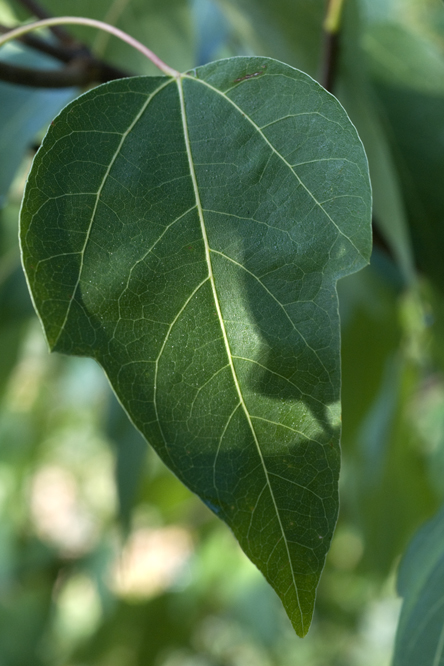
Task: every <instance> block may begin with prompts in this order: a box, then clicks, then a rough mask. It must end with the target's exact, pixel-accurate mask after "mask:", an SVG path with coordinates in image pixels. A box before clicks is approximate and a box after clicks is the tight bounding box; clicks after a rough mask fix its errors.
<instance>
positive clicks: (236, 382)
mask: <svg viewBox="0 0 444 666" xmlns="http://www.w3.org/2000/svg"><path fill="white" fill-rule="evenodd" d="M183 78H188V77H187V76H184V77H183ZM177 87H178V91H179V98H180V109H181V115H182V122H183V131H184V139H185V145H186V150H187V155H188V163H189V167H190V175H191V180H192V183H193V189H194V195H195V198H196V206H197V210H198V213H199V220H200V225H201V230H202V238H203V241H204V246H205V258H206V261H207V266H208V274H209V279H210V283H211V289H212V292H213V297H214V304H215V307H216V312H217V316H218V318H219V324H220V327H221V331H222V336H223V340H224V344H225V348H226V352H227V356H228V362H229V365H230V369H231V373H232V376H233V382H234V385H235V388H236V391H237V394H238V396H239V401H240V403H241V405H242V409H243V410H244V413H245V417H246V419H247V421H248V425H249V426H250V430H251V433H252V435H253V439H254V442H255V445H256V448H257V451H258V455H259V458H260V461H261V464H262V468H263V470H264V475H265V479H266V482H267V485H268V488H269V490H270V495H271V498H272V500H273V504H274V508H275V512H276V516H277V519H278V522H279V527H280V529H281V533H282V538H283V541H284V543H285V548H286V551H287V557H288V562H289V565H290V571H291V575H292V579H293V585H294V589H295V592H296V599H297V603H298V608H299V613H300V617H301V627H302V632H303V633H304V616H303V613H302V609H301V605H300V601H299V592H298V588H297V585H296V580H295V577H294V571H293V566H292V563H291V557H290V551H289V549H288V543H287V539H286V537H285V532H284V528H283V525H282V521H281V517H280V515H279V510H278V507H277V504H276V499H275V496H274V493H273V488H272V486H271V483H270V479H269V476H268V471H267V467H266V465H265V461H264V457H263V455H262V451H261V448H260V446H259V442H258V439H257V435H256V431H255V429H254V426H253V423H252V420H251V416H250V413H249V411H248V409H247V406H246V404H245V401H244V397H243V395H242V390H241V387H240V385H239V380H238V378H237V374H236V369H235V367H234V363H233V357H232V354H231V349H230V343H229V340H228V335H227V332H226V329H225V323H224V320H223V317H222V311H221V309H220V303H219V298H218V295H217V290H216V285H215V282H214V274H213V268H212V263H211V257H210V246H209V243H208V237H207V231H206V227H205V220H204V216H203V209H202V204H201V201H200V195H199V188H198V185H197V179H196V173H195V171H194V163H193V156H192V153H191V144H190V139H189V134H188V123H187V116H186V109H185V99H184V92H183V87H182V77H180V78H178V79H177Z"/></svg>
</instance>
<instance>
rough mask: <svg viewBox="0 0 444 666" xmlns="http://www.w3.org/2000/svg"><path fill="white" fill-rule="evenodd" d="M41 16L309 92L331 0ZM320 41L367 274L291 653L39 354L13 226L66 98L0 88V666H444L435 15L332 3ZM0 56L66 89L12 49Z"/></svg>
mask: <svg viewBox="0 0 444 666" xmlns="http://www.w3.org/2000/svg"><path fill="white" fill-rule="evenodd" d="M30 7H31V9H32V3H30V2H29V1H28V2H20V1H19V0H14V1H13V0H9V1H8V0H0V23H1V24H3V25H7V26H12V25H15V24H17V23H19V22H21V21H26V20H29V19H30V18H31V17H32V12H31V11H30ZM44 7H45V9H46V10H47V11H48V12H50V13H53V14H56V15H85V16H89V17H94V18H98V19H102V20H105V21H107V22H110V23H113V24H116V25H118V27H120V28H122V29H123V30H125V31H127V32H128V33H130V34H131V35H133V36H134V37H136V38H138V39H139V40H141V41H142V42H144V43H145V44H147V45H148V46H149V47H150V48H152V49H153V50H154V51H156V52H157V53H158V55H159V56H160V57H161V58H162V59H164V60H165V61H166V62H167V63H168V64H170V65H171V66H172V67H175V68H177V69H179V70H186V69H188V68H191V67H194V66H196V65H201V64H204V63H206V62H208V61H210V60H214V59H217V58H221V57H228V56H233V55H239V54H241V55H242V54H261V55H267V56H270V57H274V58H278V59H280V60H283V61H285V62H287V63H289V64H291V65H293V66H295V67H299V68H301V69H303V70H305V71H307V72H308V73H309V74H311V75H312V76H313V77H315V78H317V79H318V80H323V78H322V77H323V76H324V74H323V71H324V70H325V62H326V57H327V56H326V53H327V49H326V35H325V33H324V29H323V24H324V18H325V15H326V10H327V3H326V2H325V0H168V1H167V2H165V0H75V1H74V0H45V1H44ZM34 13H36V9H35V8H34ZM37 13H38V7H37ZM69 30H70V32H71V34H73V35H76V37H77V38H78V39H80V40H82V42H84V43H86V44H88V45H89V46H90V47H91V49H92V50H93V52H94V53H95V54H96V55H97V56H98V57H100V58H102V59H104V60H106V61H107V62H110V63H113V64H114V65H116V66H118V67H121V68H123V69H124V70H126V71H129V72H131V73H138V74H141V73H142V74H153V73H154V71H153V70H152V66H151V65H150V64H149V63H148V62H147V61H146V60H144V59H143V58H142V57H141V56H140V54H138V53H137V52H135V51H133V50H131V49H129V48H128V47H127V46H126V45H125V44H122V43H120V42H117V41H115V40H114V38H112V37H110V36H109V35H107V34H97V33H95V32H94V31H92V30H90V29H83V28H72V31H71V29H69ZM47 38H48V39H49V40H51V39H52V38H51V37H50V36H48V35H47ZM335 40H336V47H337V60H336V65H335V68H334V72H333V74H334V76H333V81H332V89H333V92H334V93H335V94H336V95H337V96H338V97H339V99H340V100H341V102H342V103H343V104H344V106H345V107H346V109H347V111H348V112H349V115H350V116H351V118H352V120H353V122H354V123H355V124H356V126H357V128H358V131H359V132H360V135H361V137H362V140H363V142H364V144H365V147H366V150H367V153H368V157H369V163H370V170H371V175H372V183H373V190H374V227H375V241H376V242H375V247H374V252H373V257H372V262H371V265H370V266H369V267H368V268H366V269H365V270H363V271H362V272H360V273H358V274H356V275H354V276H351V277H349V278H346V279H345V280H343V281H342V282H340V284H339V294H340V307H341V314H342V345H343V471H342V477H341V502H342V508H341V515H340V520H339V524H338V527H337V531H336V536H335V538H334V541H333V546H332V549H331V552H330V555H329V557H328V560H327V565H326V570H325V572H324V575H323V578H322V581H321V586H320V589H319V594H318V601H317V607H316V614H315V619H314V623H313V626H312V629H311V630H310V633H309V635H308V637H307V638H305V639H304V640H301V639H298V638H297V637H296V636H295V635H294V633H293V630H292V629H291V626H290V624H289V621H288V620H287V618H286V616H285V614H284V612H283V610H282V608H281V606H280V602H279V601H278V600H277V598H276V597H275V595H274V593H273V591H272V590H271V589H269V587H268V586H267V584H266V583H265V581H264V580H263V579H262V577H261V575H260V574H259V573H258V572H257V571H256V570H255V568H254V566H253V565H252V564H251V563H250V562H249V561H248V560H247V559H246V558H245V556H243V554H242V553H241V552H240V550H239V547H238V546H237V544H236V542H235V540H234V538H233V537H232V535H231V534H230V532H229V531H228V529H227V528H226V526H224V525H223V524H222V523H219V522H218V521H217V519H216V518H215V517H214V516H213V514H212V513H211V512H210V511H209V510H208V509H207V508H206V507H204V506H203V505H202V504H201V503H200V502H199V500H197V498H196V497H194V496H193V495H192V494H191V493H190V492H189V491H188V490H187V489H185V488H184V487H183V486H182V485H181V484H180V483H179V482H178V481H177V479H176V478H175V477H174V476H173V475H172V474H171V473H170V472H169V471H168V470H167V469H166V468H165V467H164V465H163V464H162V463H161V462H160V461H159V459H158V458H157V457H156V456H155V454H154V453H153V452H152V451H150V450H149V448H148V447H147V446H146V443H145V442H144V441H143V440H142V438H141V437H140V436H139V434H138V433H137V432H136V431H135V430H134V428H133V427H132V425H131V424H130V423H129V421H128V419H127V417H126V415H125V414H124V413H123V411H122V409H121V407H120V405H119V404H118V402H117V401H116V399H115V398H114V397H113V395H112V393H111V391H110V389H109V387H108V384H107V381H106V379H105V377H104V376H103V373H102V371H101V370H100V368H99V367H98V366H96V365H95V363H94V362H93V361H92V360H88V359H73V358H65V357H61V356H56V355H54V356H50V355H49V354H48V353H47V348H46V344H45V342H44V340H43V334H42V331H41V329H40V326H39V324H38V322H37V320H36V317H35V315H34V314H33V309H32V305H31V302H30V298H29V296H28V293H27V288H26V284H25V280H24V277H23V274H22V271H21V267H20V258H19V249H18V245H17V217H18V212H19V205H20V199H21V195H22V192H23V186H24V182H25V179H26V173H27V170H28V169H29V166H30V162H31V159H32V156H33V153H34V152H35V147H36V145H38V142H39V140H40V138H41V137H42V135H43V132H44V129H45V126H47V125H48V123H49V122H50V121H51V119H52V117H53V116H54V115H55V114H56V113H57V112H58V111H59V110H60V109H61V108H62V106H63V105H64V104H65V103H66V102H67V101H68V100H69V99H71V98H72V97H73V96H74V95H76V94H78V92H80V91H77V90H71V89H61V90H48V89H42V88H39V89H35V88H30V87H25V86H15V85H12V84H8V83H2V82H0V100H1V103H0V151H1V153H0V155H1V159H0V205H1V212H0V215H1V219H0V223H1V224H0V401H1V402H0V516H1V519H0V665H1V666H23V665H24V664H29V665H30V666H31V665H32V666H142V665H143V666H151V665H152V666H249V665H250V664H251V666H253V665H254V666H274V665H276V666H278V665H279V666H285V665H287V664H288V665H290V664H291V665H292V666H302V665H303V666H327V665H328V666H388V664H390V663H392V659H393V663H394V664H396V665H398V666H406V665H407V666H410V665H411V666H425V665H426V664H430V665H431V664H434V665H435V666H437V665H438V664H441V663H443V662H442V661H440V653H439V650H440V649H441V650H442V645H441V644H440V642H439V641H440V635H441V631H442V626H443V624H444V610H443V607H444V603H443V593H442V589H444V515H443V512H442V511H441V512H439V507H440V506H441V504H442V503H443V499H444V299H443V297H444V258H443V257H444V187H443V183H444V5H443V3H442V2H440V1H439V0H345V2H344V5H343V15H342V22H341V29H340V33H339V35H338V36H336V38H335ZM330 46H331V45H330ZM0 57H1V59H2V60H6V61H8V62H12V63H19V64H25V65H26V64H27V65H31V66H34V67H35V66H39V67H42V68H44V67H46V68H54V67H58V66H59V65H58V63H57V62H56V61H55V60H54V59H53V58H50V57H49V56H48V55H42V54H40V53H36V52H35V51H33V50H31V49H29V48H27V47H24V46H23V45H21V44H18V43H15V44H13V45H10V46H8V47H6V48H4V49H2V52H1V56H0ZM435 513H436V515H435V517H434V519H433V520H432V522H429V523H427V524H426V526H425V527H422V528H421V531H420V532H419V533H418V534H417V536H416V537H415V536H414V535H415V532H416V530H418V528H420V526H421V525H422V524H423V523H424V522H425V521H427V520H429V519H430V518H431V517H432V516H433V515H434V514H435ZM412 539H413V540H412ZM411 540H412V541H411ZM409 541H411V543H410V546H409V547H408V549H407V554H406V555H405V556H404V559H403V560H402V564H401V566H400V559H401V557H402V554H403V552H405V550H406V548H407V544H408V543H409ZM399 569H400V574H399V582H398V589H399V593H400V594H401V595H402V596H403V597H404V605H403V606H402V612H401V605H402V601H401V598H400V597H399V596H398V595H397V593H396V577H397V572H398V570H399ZM400 612H401V618H400V622H399V629H398V634H397V638H396V641H395V634H396V627H397V624H398V619H399V616H400ZM415 632H416V633H415ZM413 634H414V639H415V640H414V641H413V643H415V645H413V643H412V640H410V639H411V637H412V635H413ZM409 641H410V642H409ZM415 641H416V642H415ZM395 643H396V649H395V654H394V656H393V650H394V645H395ZM418 646H419V647H418ZM415 650H416V651H415ZM433 660H434V661H433Z"/></svg>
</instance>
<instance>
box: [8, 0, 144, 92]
mask: <svg viewBox="0 0 444 666" xmlns="http://www.w3.org/2000/svg"><path fill="white" fill-rule="evenodd" d="M26 2H28V0H26ZM33 4H34V3H33ZM39 14H40V15H42V14H46V12H44V11H40V12H39ZM40 15H39V16H38V18H40ZM11 29H12V28H8V27H6V26H3V25H0V32H1V33H7V32H8V31H9V30H11ZM19 41H21V42H22V43H23V44H26V46H28V47H30V48H32V49H34V50H36V51H40V52H41V53H45V54H47V55H50V56H51V57H53V58H55V59H56V60H59V61H60V62H64V63H66V65H67V67H64V68H63V69H56V70H54V69H33V68H30V67H20V66H18V65H13V64H10V63H6V62H2V61H1V60H0V80H1V81H6V82H8V83H15V84H19V85H22V86H31V87H33V88H71V87H73V86H74V87H85V86H88V85H91V84H93V83H106V82H107V81H113V80H114V79H122V78H125V77H127V76H131V74H130V73H129V72H126V71H124V70H122V69H120V68H118V67H114V66H113V65H109V64H108V63H106V62H103V61H101V60H98V59H97V58H95V56H94V55H93V54H92V53H91V51H90V49H89V48H88V47H87V46H86V45H85V44H82V43H80V42H77V41H75V40H73V39H71V38H70V41H69V42H68V41H64V42H63V43H62V44H60V43H58V42H47V41H45V40H44V39H41V38H39V37H35V36H34V35H24V36H23V37H21V38H20V40H19Z"/></svg>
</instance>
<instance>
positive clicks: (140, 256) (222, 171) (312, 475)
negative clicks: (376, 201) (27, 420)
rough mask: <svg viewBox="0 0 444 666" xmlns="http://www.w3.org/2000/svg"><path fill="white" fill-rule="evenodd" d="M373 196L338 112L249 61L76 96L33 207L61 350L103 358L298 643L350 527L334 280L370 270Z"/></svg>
mask: <svg viewBox="0 0 444 666" xmlns="http://www.w3.org/2000/svg"><path fill="white" fill-rule="evenodd" d="M370 200H371V193H370V185H369V178H368V169H367V161H366V158H365V154H364V151H363V148H362V144H361V142H360V140H359V138H358V136H357V134H356V131H355V129H354V127H353V126H352V125H351V123H350V121H349V120H348V118H347V116H346V114H345V112H344V110H343V109H342V107H341V106H340V104H339V103H338V102H337V101H336V100H335V99H334V98H333V97H332V96H331V95H329V94H328V93H327V92H325V91H324V90H323V89H322V88H321V87H320V86H319V85H318V84H317V83H316V82H315V81H313V80H312V79H311V78H310V77H308V76H307V75H305V74H302V73H301V72H299V71H297V70H294V69H292V68H291V67H289V66H287V65H283V64H281V63H279V62H277V61H273V60H269V59H266V58H235V59H230V60H226V61H221V62H218V63H213V64H210V65H207V66H205V67H202V68H200V69H197V70H194V71H193V72H192V73H189V74H185V75H182V76H181V77H180V78H178V79H177V80H176V79H169V78H163V77H160V78H147V77H140V78H134V79H129V80H123V81H114V82H112V83H109V84H105V85H103V86H100V87H99V88H96V89H95V90H93V91H91V92H88V93H87V94H86V95H84V96H82V97H80V98H79V99H78V100H76V101H75V102H73V103H72V104H70V105H69V106H68V107H66V109H65V110H64V111H63V112H62V113H61V114H60V115H59V116H58V117H57V118H56V119H55V121H54V123H53V124H52V126H51V128H50V130H49V132H48V134H47V136H46V138H45V140H44V142H43V146H42V148H41V150H40V151H39V153H38V155H37V156H36V158H35V161H34V165H33V168H32V171H31V174H30V177H29V181H28V184H27V188H26V193H25V199H24V203H23V207H22V216H21V217H22V221H21V223H22V227H21V242H22V250H23V260H24V265H25V269H26V272H27V276H28V281H29V285H30V288H31V292H32V294H33V298H34V302H35V305H36V308H37V310H38V312H39V315H40V317H41V319H42V322H43V325H44V328H45V331H46V335H47V338H48V341H49V345H50V347H51V349H53V350H56V351H60V352H64V353H67V354H77V355H88V356H92V357H94V358H96V359H97V361H98V362H99V363H100V364H101V365H102V366H103V368H104V369H105V371H106V373H107V375H108V377H109V379H110V382H111V384H112V386H113V388H114V390H115V391H116V393H117V395H118V397H119V399H120V400H121V402H122V404H123V405H124V407H125V409H126V410H127V412H128V414H129V415H130V417H131V419H132V420H133V422H134V423H135V424H136V426H137V427H138V428H139V429H140V430H141V431H142V433H143V434H144V435H145V437H146V438H147V439H148V441H149V442H150V443H151V444H152V445H153V446H154V447H155V449H156V450H157V451H158V453H159V454H160V456H161V457H162V458H163V460H164V461H165V462H166V464H167V465H168V466H169V467H170V468H171V469H172V470H173V471H174V472H175V473H176V474H177V476H178V477H179V478H180V479H181V480H182V481H183V482H184V483H185V484H186V485H187V486H188V487H189V488H191V489H192V490H193V491H194V492H196V493H197V494H198V495H199V496H200V497H201V498H202V499H203V501H204V502H205V503H206V504H207V505H208V506H209V507H210V508H211V509H212V510H213V511H214V512H215V513H216V514H217V515H218V516H219V517H220V518H222V519H223V520H225V521H226V522H227V523H228V524H229V525H230V527H231V528H232V530H233V531H234V533H235V535H236V537H237V538H238V540H239V542H240V544H241V546H242V548H243V549H244V551H245V552H246V553H247V555H248V556H249V557H250V558H251V560H252V561H253V562H254V563H255V564H256V565H257V566H258V567H259V568H260V570H261V571H262V572H263V573H264V575H265V577H266V578H267V580H268V581H269V582H270V583H271V584H272V585H273V587H274V588H275V589H276V591H277V592H278V594H279V595H280V597H281V599H282V601H283V603H284V606H285V608H286V610H287V613H288V615H289V616H290V619H291V621H292V623H293V625H294V627H295V629H296V631H297V632H298V634H300V635H304V634H305V633H306V632H307V631H308V628H309V624H310V621H311V617H312V613H313V605H314V599H315V592H316V586H317V583H318V581H319V577H320V574H321V571H322V568H323V565H324V560H325V556H326V553H327V550H328V547H329V544H330V541H331V538H332V534H333V530H334V526H335V522H336V518H337V512H338V496H337V493H338V491H337V484H338V474H339V464H340V453H339V436H340V403H339V400H340V362H339V351H340V339H339V320H338V303H337V294H336V281H337V279H338V278H339V277H341V276H343V275H346V274H348V273H351V272H353V271H356V270H358V269H359V268H361V267H362V266H363V265H364V264H366V263H367V261H368V258H369V254H370V245H371V241H370Z"/></svg>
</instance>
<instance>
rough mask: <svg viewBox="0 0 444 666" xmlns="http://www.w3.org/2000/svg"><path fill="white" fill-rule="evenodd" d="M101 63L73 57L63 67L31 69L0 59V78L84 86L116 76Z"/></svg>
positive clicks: (33, 83)
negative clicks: (107, 71)
mask: <svg viewBox="0 0 444 666" xmlns="http://www.w3.org/2000/svg"><path fill="white" fill-rule="evenodd" d="M105 69H106V67H105V68H103V67H102V65H101V63H98V62H95V61H94V60H90V59H88V58H78V59H73V60H72V61H71V62H70V63H69V64H68V65H67V66H66V67H63V68H62V69H48V70H45V69H31V68H30V67H20V66H18V65H10V64H9V63H7V62H1V61H0V79H1V80H2V81H6V82H8V83H15V84H18V85H25V86H32V87H33V88H72V87H74V88H78V87H80V88H83V87H85V86H87V85H89V84H90V83H98V82H100V83H106V82H107V81H112V80H114V79H116V78H120V77H116V76H115V75H113V74H112V75H107V73H106V71H105Z"/></svg>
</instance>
